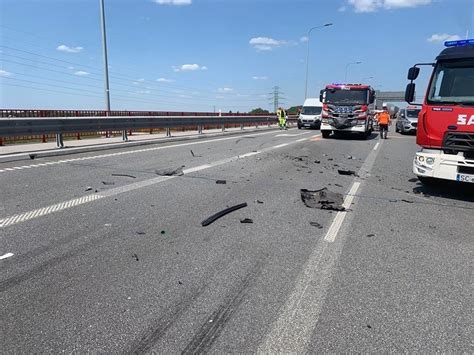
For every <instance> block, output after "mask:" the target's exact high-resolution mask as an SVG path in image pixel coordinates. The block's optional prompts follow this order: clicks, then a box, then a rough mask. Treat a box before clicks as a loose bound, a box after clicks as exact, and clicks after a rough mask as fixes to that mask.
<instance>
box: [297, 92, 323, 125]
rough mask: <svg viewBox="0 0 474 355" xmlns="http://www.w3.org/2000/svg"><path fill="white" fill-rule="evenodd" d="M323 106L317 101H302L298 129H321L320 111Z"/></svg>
mask: <svg viewBox="0 0 474 355" xmlns="http://www.w3.org/2000/svg"><path fill="white" fill-rule="evenodd" d="M322 110H323V104H322V103H321V101H319V98H318V99H306V100H304V104H303V108H302V109H301V112H300V115H299V117H298V129H301V128H303V127H308V128H314V129H319V128H321V111H322Z"/></svg>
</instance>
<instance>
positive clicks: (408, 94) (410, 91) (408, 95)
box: [405, 83, 415, 103]
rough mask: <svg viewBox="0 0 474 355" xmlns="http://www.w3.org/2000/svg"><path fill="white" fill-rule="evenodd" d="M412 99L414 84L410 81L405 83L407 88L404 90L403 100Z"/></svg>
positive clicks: (410, 100) (413, 97) (408, 100)
mask: <svg viewBox="0 0 474 355" xmlns="http://www.w3.org/2000/svg"><path fill="white" fill-rule="evenodd" d="M414 99H415V84H414V83H410V84H408V85H407V88H406V90H405V101H406V102H408V103H412V102H413V100H414Z"/></svg>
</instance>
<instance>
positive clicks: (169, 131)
mask: <svg viewBox="0 0 474 355" xmlns="http://www.w3.org/2000/svg"><path fill="white" fill-rule="evenodd" d="M166 137H171V129H170V128H169V127H166Z"/></svg>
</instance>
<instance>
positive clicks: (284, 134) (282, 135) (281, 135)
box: [275, 132, 309, 137]
mask: <svg viewBox="0 0 474 355" xmlns="http://www.w3.org/2000/svg"><path fill="white" fill-rule="evenodd" d="M308 133H309V132H303V133H297V134H288V133H281V134H277V135H276V136H275V137H298V136H302V135H303V134H308Z"/></svg>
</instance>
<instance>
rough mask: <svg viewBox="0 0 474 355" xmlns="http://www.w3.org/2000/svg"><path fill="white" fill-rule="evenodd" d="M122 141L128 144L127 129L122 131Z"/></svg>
mask: <svg viewBox="0 0 474 355" xmlns="http://www.w3.org/2000/svg"><path fill="white" fill-rule="evenodd" d="M122 140H123V141H124V142H128V132H127V130H126V129H124V130H123V131H122Z"/></svg>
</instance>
